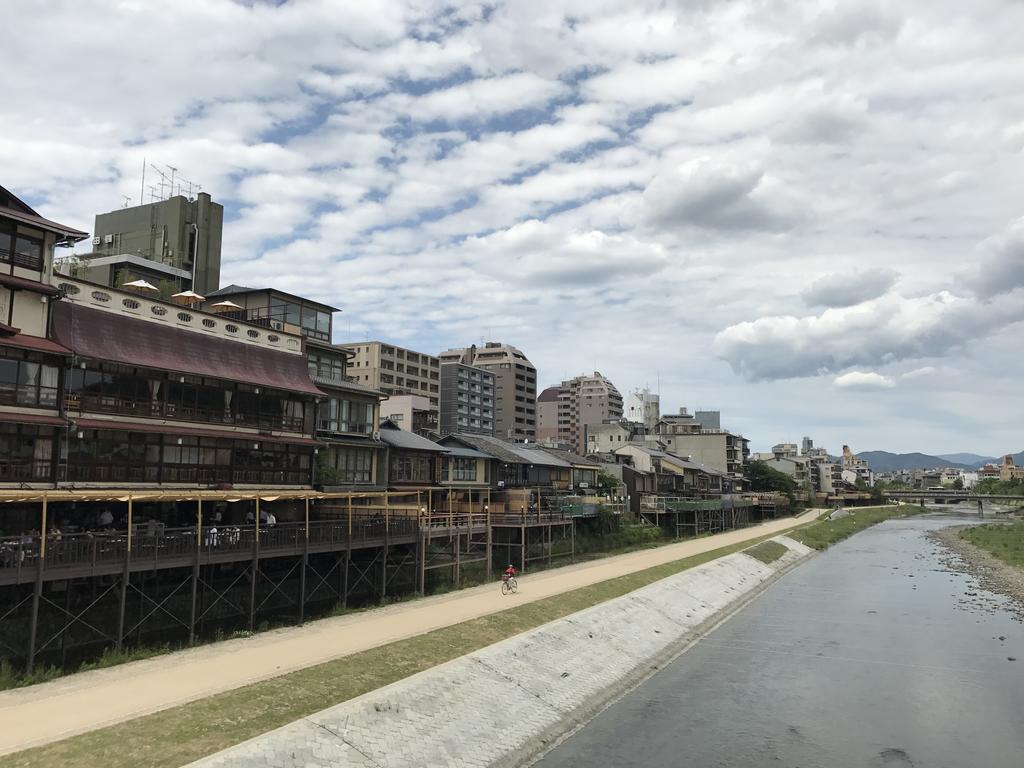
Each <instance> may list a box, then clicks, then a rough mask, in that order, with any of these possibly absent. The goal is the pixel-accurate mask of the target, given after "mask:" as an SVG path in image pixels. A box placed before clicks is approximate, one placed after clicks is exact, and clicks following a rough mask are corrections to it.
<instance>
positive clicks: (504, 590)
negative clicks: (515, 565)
mask: <svg viewBox="0 0 1024 768" xmlns="http://www.w3.org/2000/svg"><path fill="white" fill-rule="evenodd" d="M511 592H513V589H512V586H511V585H510V584H509V583H508V582H507V581H503V582H501V594H503V595H507V594H510V593H511Z"/></svg>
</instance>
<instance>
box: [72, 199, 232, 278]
mask: <svg viewBox="0 0 1024 768" xmlns="http://www.w3.org/2000/svg"><path fill="white" fill-rule="evenodd" d="M223 230H224V206H222V205H221V204H220V203H215V202H213V201H212V199H211V198H210V196H209V195H208V194H207V193H206V192H200V193H199V194H198V195H197V196H196V198H195V199H194V200H190V199H188V198H186V197H183V196H181V195H176V196H175V197H171V198H168V199H167V200H160V201H159V202H155V203H147V204H146V205H136V206H132V207H130V208H120V209H118V210H116V211H110V212H109V213H101V214H99V215H98V216H97V217H96V223H95V224H94V226H93V239H92V243H93V246H92V247H93V249H92V253H88V254H82V255H80V256H79V257H77V263H76V265H75V266H74V268H73V270H72V271H73V274H74V276H76V277H80V278H82V279H84V280H90V281H92V282H94V283H102V284H103V285H107V286H110V287H112V288H116V287H118V286H120V285H123V284H124V283H127V282H129V281H132V280H139V279H142V280H146V281H148V282H150V283H152V284H154V285H158V284H159V283H160V282H161V281H166V282H167V283H170V284H172V285H173V286H174V288H175V290H185V289H188V288H191V289H192V290H193V291H196V292H197V293H201V294H203V295H204V296H206V295H208V294H209V293H211V292H213V291H215V290H217V288H219V287H220V249H221V236H222V233H223Z"/></svg>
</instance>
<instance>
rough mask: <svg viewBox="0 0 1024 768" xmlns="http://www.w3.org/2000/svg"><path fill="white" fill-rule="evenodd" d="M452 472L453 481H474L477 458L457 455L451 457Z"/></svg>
mask: <svg viewBox="0 0 1024 768" xmlns="http://www.w3.org/2000/svg"><path fill="white" fill-rule="evenodd" d="M451 473H452V480H453V481H456V482H457V481H460V480H461V481H467V482H473V481H475V480H476V459H468V458H465V457H462V456H456V457H455V458H453V459H451Z"/></svg>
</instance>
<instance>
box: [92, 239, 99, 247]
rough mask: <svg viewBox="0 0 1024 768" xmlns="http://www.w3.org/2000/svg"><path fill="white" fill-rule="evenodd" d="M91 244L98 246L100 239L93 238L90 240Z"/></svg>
mask: <svg viewBox="0 0 1024 768" xmlns="http://www.w3.org/2000/svg"><path fill="white" fill-rule="evenodd" d="M92 244H93V245H99V244H100V239H99V238H98V237H94V238H93V239H92Z"/></svg>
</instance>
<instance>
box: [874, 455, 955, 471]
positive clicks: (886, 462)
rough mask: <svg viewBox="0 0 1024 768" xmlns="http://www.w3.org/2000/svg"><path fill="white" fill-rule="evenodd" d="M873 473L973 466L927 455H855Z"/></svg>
mask: <svg viewBox="0 0 1024 768" xmlns="http://www.w3.org/2000/svg"><path fill="white" fill-rule="evenodd" d="M857 456H858V457H859V458H862V459H864V460H865V461H866V462H867V463H868V464H869V465H870V466H871V469H872V471H874V472H896V471H898V470H901V469H942V468H945V467H956V468H957V469H974V466H973V465H970V464H964V463H961V462H957V461H950V460H949V459H943V458H941V457H939V456H929V455H928V454H927V453H889V452H888V451H861V452H860V453H858V454H857Z"/></svg>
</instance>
